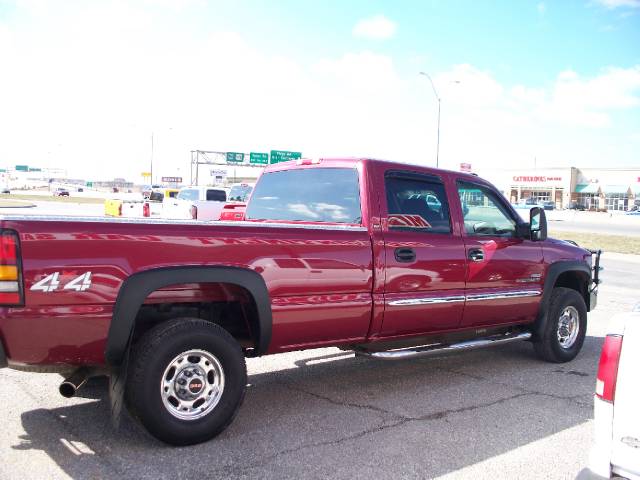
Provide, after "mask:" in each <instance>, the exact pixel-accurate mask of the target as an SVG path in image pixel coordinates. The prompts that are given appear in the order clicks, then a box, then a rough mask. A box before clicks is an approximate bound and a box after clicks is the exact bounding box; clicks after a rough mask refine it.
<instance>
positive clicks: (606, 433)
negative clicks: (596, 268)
mask: <svg viewBox="0 0 640 480" xmlns="http://www.w3.org/2000/svg"><path fill="white" fill-rule="evenodd" d="M639 365H640V304H638V305H637V306H636V308H635V309H634V310H633V312H629V313H625V314H621V315H617V316H616V317H614V318H613V319H612V320H611V325H610V326H609V331H608V334H607V336H606V337H605V341H604V345H603V347H602V354H601V356H600V366H599V368H598V380H597V383H596V395H595V398H594V417H595V425H594V437H595V439H594V446H593V449H592V451H591V457H590V462H589V469H590V470H591V472H592V473H593V474H595V475H597V476H598V477H603V478H612V477H614V476H621V477H623V478H628V479H633V480H640V381H638V366H639ZM596 478H597V477H596Z"/></svg>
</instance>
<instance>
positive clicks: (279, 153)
mask: <svg viewBox="0 0 640 480" xmlns="http://www.w3.org/2000/svg"><path fill="white" fill-rule="evenodd" d="M298 158H302V153H301V152H287V151H286V150H271V163H272V164H273V163H280V162H287V161H289V160H297V159H298Z"/></svg>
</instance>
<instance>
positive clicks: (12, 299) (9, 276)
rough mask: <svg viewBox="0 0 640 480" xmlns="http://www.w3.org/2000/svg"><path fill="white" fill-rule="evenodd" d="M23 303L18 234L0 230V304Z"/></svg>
mask: <svg viewBox="0 0 640 480" xmlns="http://www.w3.org/2000/svg"><path fill="white" fill-rule="evenodd" d="M22 303H23V302H22V287H21V282H20V245H19V242H18V234H17V233H16V232H13V231H11V230H3V231H2V232H0V304H1V305H22Z"/></svg>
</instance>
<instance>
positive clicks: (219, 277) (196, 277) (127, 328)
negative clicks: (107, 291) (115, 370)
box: [105, 266, 272, 367]
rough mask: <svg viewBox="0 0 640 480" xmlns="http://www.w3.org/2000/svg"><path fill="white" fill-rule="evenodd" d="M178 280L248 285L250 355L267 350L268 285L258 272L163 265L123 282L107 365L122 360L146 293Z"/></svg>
mask: <svg viewBox="0 0 640 480" xmlns="http://www.w3.org/2000/svg"><path fill="white" fill-rule="evenodd" d="M181 283H231V284H234V285H238V286H240V287H243V288H245V289H247V290H248V291H249V293H250V294H251V295H252V296H253V299H254V302H255V305H256V310H257V312H258V331H257V332H255V333H256V335H257V338H256V350H255V352H253V356H259V355H262V354H264V353H266V351H267V350H268V348H269V344H270V342H271V327H272V316H271V301H270V297H269V291H268V290H267V285H266V284H265V282H264V279H263V278H262V276H261V275H260V274H259V273H256V272H254V271H252V270H248V269H245V268H237V267H216V266H212V267H203V266H193V267H189V266H187V267H162V268H156V269H152V270H147V271H144V272H139V273H134V274H133V275H131V276H130V277H128V278H127V279H125V281H124V282H123V283H122V286H121V287H120V290H119V292H118V297H117V299H116V303H115V306H114V309H113V316H112V318H111V325H110V326H109V335H108V338H107V346H106V349H105V360H106V362H107V364H108V365H109V366H111V367H116V366H119V365H121V364H122V363H123V362H124V361H125V359H126V356H127V352H128V349H129V343H130V341H131V336H132V335H133V331H134V327H135V319H136V315H137V313H138V310H139V309H140V307H141V306H142V304H143V303H144V301H145V299H146V298H147V297H148V296H149V294H150V293H152V292H154V291H155V290H158V289H159V288H163V287H168V286H169V285H177V284H181Z"/></svg>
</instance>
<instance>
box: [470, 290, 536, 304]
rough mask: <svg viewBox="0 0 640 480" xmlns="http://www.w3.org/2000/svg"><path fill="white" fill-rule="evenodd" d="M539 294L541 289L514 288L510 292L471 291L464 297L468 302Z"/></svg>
mask: <svg viewBox="0 0 640 480" xmlns="http://www.w3.org/2000/svg"><path fill="white" fill-rule="evenodd" d="M540 295H542V291H541V290H514V291H510V292H496V293H473V294H471V295H467V296H466V297H467V301H468V302H479V301H482V300H502V299H505V298H524V297H538V296H540Z"/></svg>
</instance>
